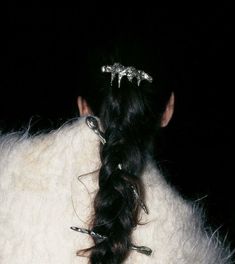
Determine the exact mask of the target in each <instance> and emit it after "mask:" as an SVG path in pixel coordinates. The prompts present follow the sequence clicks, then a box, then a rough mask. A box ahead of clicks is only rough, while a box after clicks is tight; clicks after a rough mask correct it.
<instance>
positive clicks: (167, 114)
mask: <svg viewBox="0 0 235 264" xmlns="http://www.w3.org/2000/svg"><path fill="white" fill-rule="evenodd" d="M174 108H175V95H174V93H173V92H172V94H171V97H170V99H169V101H168V103H167V105H166V109H165V111H164V113H163V115H162V120H161V127H166V126H167V125H168V123H169V122H170V120H171V118H172V116H173V113H174Z"/></svg>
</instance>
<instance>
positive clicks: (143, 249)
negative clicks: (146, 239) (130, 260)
mask: <svg viewBox="0 0 235 264" xmlns="http://www.w3.org/2000/svg"><path fill="white" fill-rule="evenodd" d="M131 249H132V250H136V251H137V252H139V253H142V254H145V255H147V256H150V255H151V254H152V249H151V248H149V247H145V246H140V247H138V246H134V245H132V246H131Z"/></svg>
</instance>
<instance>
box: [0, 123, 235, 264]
mask: <svg viewBox="0 0 235 264" xmlns="http://www.w3.org/2000/svg"><path fill="white" fill-rule="evenodd" d="M99 167H100V160H99V138H98V137H97V135H96V134H95V133H94V132H93V131H92V130H90V129H89V128H88V127H87V126H86V124H85V121H84V118H81V119H79V120H78V121H75V122H74V123H73V124H70V125H65V126H63V127H62V128H60V129H58V130H56V131H53V132H51V133H50V134H47V135H38V136H35V137H30V136H28V135H27V134H24V135H23V136H19V135H17V134H8V135H3V136H2V137H1V138H0V263H1V264H55V263H56V264H74V263H79V264H83V263H88V259H87V258H86V257H78V256H76V251H77V250H78V249H84V248H86V247H89V246H91V245H92V239H91V238H90V237H89V235H86V234H82V233H78V232H75V231H73V230H71V229H70V227H71V226H78V227H84V228H89V226H88V222H89V218H90V217H91V215H92V201H93V198H94V195H95V193H96V190H97V173H98V172H97V170H98V169H99ZM142 177H143V180H144V184H145V188H146V204H147V206H148V209H149V212H150V214H149V215H146V214H145V213H144V212H142V217H141V219H142V222H144V223H146V224H145V225H141V226H138V227H137V228H136V229H135V230H134V232H133V244H136V245H138V246H147V247H150V248H151V249H152V250H153V254H152V255H151V256H145V255H143V254H141V253H138V252H136V251H131V254H130V256H129V258H128V259H127V260H126V262H125V263H128V264H130V263H131V264H135V263H141V264H151V263H152V264H186V263H187V264H215V263H218V264H225V263H226V264H228V263H232V261H231V260H230V251H229V250H228V249H226V248H225V246H224V245H223V244H222V243H221V242H220V241H219V240H218V238H217V234H216V233H213V234H212V233H208V232H206V229H205V227H204V225H203V221H202V217H201V213H200V210H199V209H198V208H197V206H196V205H194V204H191V203H189V202H187V201H185V200H183V199H182V198H181V197H180V195H179V194H178V193H177V192H176V191H175V190H174V189H173V188H172V187H171V186H169V185H168V184H167V183H166V181H165V180H164V178H163V176H162V175H161V174H160V173H159V171H158V170H157V168H156V166H154V165H153V163H149V165H148V166H147V167H146V169H145V171H144V173H143V175H142Z"/></svg>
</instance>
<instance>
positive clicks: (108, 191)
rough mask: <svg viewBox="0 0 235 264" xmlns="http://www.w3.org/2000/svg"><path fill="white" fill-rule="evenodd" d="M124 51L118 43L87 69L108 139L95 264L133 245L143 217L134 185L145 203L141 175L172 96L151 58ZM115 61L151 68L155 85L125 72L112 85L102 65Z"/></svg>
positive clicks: (114, 263) (118, 258)
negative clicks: (138, 82)
mask: <svg viewBox="0 0 235 264" xmlns="http://www.w3.org/2000/svg"><path fill="white" fill-rule="evenodd" d="M126 47H127V45H126V44H125V48H126ZM123 51H124V49H120V47H119V49H118V52H117V49H116V50H115V52H113V53H111V54H112V57H110V56H107V55H104V56H103V57H99V58H98V60H97V63H94V58H92V62H93V64H92V65H89V68H88V67H87V68H88V69H89V70H90V71H92V72H89V76H88V77H87V78H88V79H89V81H91V80H92V78H91V77H90V76H94V77H93V79H94V80H95V84H94V83H90V84H88V87H93V89H91V90H89V89H87V85H86V90H85V91H83V94H82V96H83V97H84V98H85V99H86V100H87V102H88V103H89V105H90V107H91V109H92V110H93V112H94V113H95V115H97V116H99V118H100V122H101V124H102V128H103V131H104V137H105V139H106V143H105V144H104V145H102V144H101V146H100V157H101V162H102V166H101V168H100V172H99V190H98V192H97V194H96V197H95V200H94V218H93V220H92V223H91V226H92V230H93V231H94V232H95V233H98V234H101V235H102V236H104V237H106V238H107V239H100V238H97V237H96V238H93V239H94V244H95V245H94V247H92V248H91V254H90V263H91V264H101V263H102V264H106V263H107V264H118V263H123V261H124V260H125V259H126V258H127V257H128V254H129V252H130V249H131V247H132V241H131V235H132V232H133V229H134V228H135V227H136V226H137V225H138V224H139V217H138V216H139V213H140V210H142V208H141V206H139V201H138V199H137V197H136V196H135V195H134V192H133V187H134V189H135V190H136V192H137V193H138V197H139V199H140V200H141V201H144V200H145V199H144V188H143V183H142V178H141V175H142V172H143V170H144V168H145V164H146V162H147V161H148V157H149V156H150V155H152V153H153V150H154V141H155V137H156V132H157V130H158V128H159V127H160V118H161V115H162V113H163V111H164V109H165V105H166V102H167V100H168V99H169V97H170V94H171V89H170V88H169V86H168V85H166V84H164V87H163V88H164V93H162V90H163V89H162V86H163V85H162V83H161V82H160V79H159V75H156V74H155V72H154V71H153V69H151V67H149V65H150V64H151V63H149V61H148V64H146V63H143V60H142V61H138V60H139V58H140V57H141V56H139V54H140V53H139V52H137V51H135V50H134V49H133V47H131V48H130V49H129V50H128V49H127V51H126V52H123ZM136 54H137V55H136ZM131 55H132V56H131ZM143 55H144V54H143ZM143 57H144V56H143ZM115 62H119V63H121V64H122V65H124V66H134V67H136V68H137V69H139V70H143V71H145V72H147V73H148V74H150V75H151V76H152V77H153V83H150V82H148V81H146V80H143V81H141V83H140V85H138V84H137V80H136V79H135V78H134V79H133V80H132V82H130V81H129V80H128V79H127V77H126V76H124V77H123V78H122V80H121V85H120V88H119V87H118V80H117V78H115V79H114V80H113V82H112V85H111V83H110V80H111V76H110V74H108V73H102V72H101V67H102V66H103V65H111V64H113V63H115ZM146 65H148V67H145V66H146ZM94 87H95V89H96V91H94ZM97 102H98V103H99V104H97Z"/></svg>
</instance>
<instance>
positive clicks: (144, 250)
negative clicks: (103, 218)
mask: <svg viewBox="0 0 235 264" xmlns="http://www.w3.org/2000/svg"><path fill="white" fill-rule="evenodd" d="M70 228H71V229H72V230H73V231H76V232H80V233H83V234H88V235H90V236H92V237H95V238H98V239H102V240H105V239H107V238H108V237H107V236H103V235H100V234H98V233H95V232H94V231H92V230H89V229H86V228H80V227H76V226H71V227H70ZM130 249H131V250H136V251H137V252H139V253H141V254H145V255H147V256H150V255H151V254H152V250H151V249H150V248H148V247H145V246H135V245H133V244H131V247H130Z"/></svg>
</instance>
